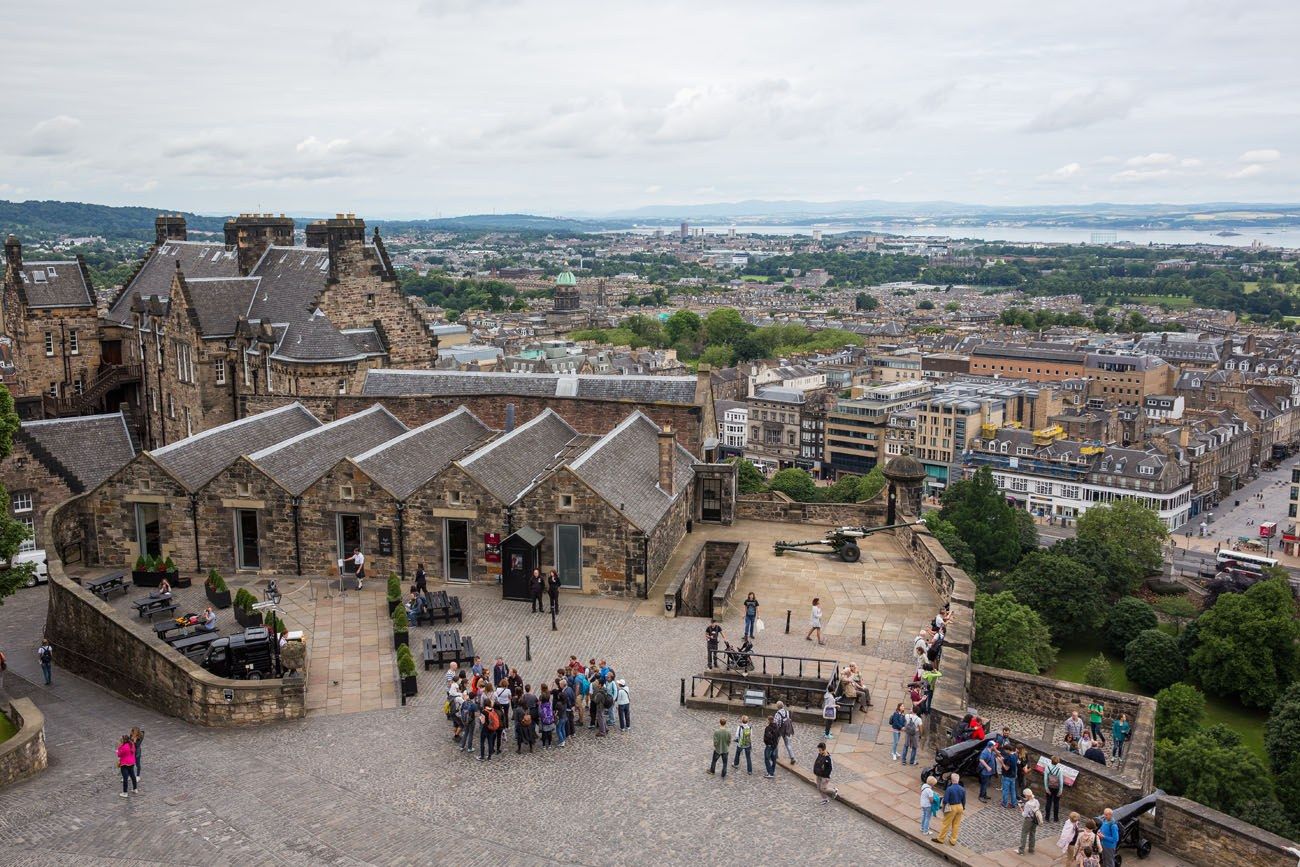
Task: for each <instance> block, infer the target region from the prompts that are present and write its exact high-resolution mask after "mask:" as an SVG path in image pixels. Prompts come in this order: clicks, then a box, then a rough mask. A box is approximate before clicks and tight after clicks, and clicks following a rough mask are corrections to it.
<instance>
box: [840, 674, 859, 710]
mask: <svg viewBox="0 0 1300 867" xmlns="http://www.w3.org/2000/svg"><path fill="white" fill-rule="evenodd" d="M852 674H853V673H852V672H851V671H850V670H849V667H848V666H847V665H846V666H844V668H843V669H842V670H841V671H840V695H841V696H843V697H844V698H845V699H846V700H847V701H848V703H849V707H853V708H856V707H857V706H858V685H857V684H856V683H854V681H853V676H852Z"/></svg>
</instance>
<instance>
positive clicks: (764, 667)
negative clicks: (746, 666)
mask: <svg viewBox="0 0 1300 867" xmlns="http://www.w3.org/2000/svg"><path fill="white" fill-rule="evenodd" d="M728 653H740V651H739V650H738V649H732V650H730V651H728V650H727V649H726V648H719V649H718V650H716V651H708V654H709V656H715V657H716V659H715V662H716V664H715V665H714V666H713V667H714V668H725V667H726V662H727V654H728ZM746 656H748V657H749V659H750V661H751V662H753V663H754V669H753V670H754V672H755V673H758V674H771V675H777V676H780V677H815V678H817V679H819V680H820V679H821V678H823V677H827V678H829V679H830V682H831V683H832V684H833V683H836V682H838V680H839V676H840V664H839V663H838V662H837V661H835V660H834V659H815V658H813V657H811V656H777V655H775V654H771V653H752V652H751V653H748V654H746ZM705 659H706V664H707V659H708V656H706V657H705ZM787 664H789V668H790V670H787ZM769 665H770V666H771V668H770V669H769ZM813 672H816V673H815V674H814V673H813Z"/></svg>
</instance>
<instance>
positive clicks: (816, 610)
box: [804, 599, 826, 644]
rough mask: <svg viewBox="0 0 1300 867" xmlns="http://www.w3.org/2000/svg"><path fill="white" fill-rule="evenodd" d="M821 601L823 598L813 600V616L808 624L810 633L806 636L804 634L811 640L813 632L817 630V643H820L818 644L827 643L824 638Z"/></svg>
mask: <svg viewBox="0 0 1300 867" xmlns="http://www.w3.org/2000/svg"><path fill="white" fill-rule="evenodd" d="M821 602H822V601H821V599H814V600H813V602H812V618H811V619H810V621H809V624H808V625H809V629H808V634H807V635H806V636H804V637H805V638H807V639H808V640H809V641H812V637H813V633H814V632H816V633H817V643H818V644H825V643H826V642H825V641H824V640H823V639H822V605H821Z"/></svg>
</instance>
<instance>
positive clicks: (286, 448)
mask: <svg viewBox="0 0 1300 867" xmlns="http://www.w3.org/2000/svg"><path fill="white" fill-rule="evenodd" d="M406 430H407V428H406V425H404V424H402V423H401V422H400V421H399V420H398V419H397V417H396V416H394V415H393V414H392V413H390V412H389V411H388V410H387V409H385V408H384V407H383V406H381V405H379V404H375V405H374V406H372V407H370V408H369V409H366V410H362V411H361V412H358V413H355V414H353V415H349V416H344V417H343V418H341V419H338V420H337V421H332V422H330V423H329V424H326V425H321V426H319V427H316V428H312V429H310V430H306V431H303V432H302V433H299V434H297V435H296V436H292V437H289V438H288V439H284V440H282V441H280V442H277V443H275V444H274V445H269V446H267V447H266V448H263V449H261V450H260V451H256V452H253V453H252V454H250V455H249V456H248V458H249V460H251V461H252V462H253V463H255V464H257V465H258V466H259V467H261V468H262V471H263V472H265V473H266V474H267V475H268V476H270V477H271V478H273V479H275V480H276V482H278V483H279V484H280V486H281V487H283V488H284V489H285V490H286V491H288V492H289V493H290V494H293V495H295V496H296V495H298V494H301V493H302V492H303V491H305V490H307V488H309V487H311V484H312V483H313V482H315V481H316V480H317V479H319V478H320V477H321V476H323V475H324V474H325V473H327V472H329V470H330V468H331V467H333V466H334V465H335V464H337V463H338V462H339V461H340V460H342V459H343V458H351V457H356V456H357V455H361V454H364V453H366V452H367V451H369V450H370V449H372V448H374V447H375V446H377V445H379V444H380V443H383V442H387V441H388V440H390V439H392V438H393V437H395V436H399V435H400V434H404V433H406Z"/></svg>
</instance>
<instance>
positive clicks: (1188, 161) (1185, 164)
mask: <svg viewBox="0 0 1300 867" xmlns="http://www.w3.org/2000/svg"><path fill="white" fill-rule="evenodd" d="M1178 165H1179V166H1181V167H1182V168H1185V169H1195V168H1200V167H1201V166H1203V165H1205V161H1204V160H1200V159H1197V158H1196V157H1183V158H1182V159H1181V160H1179V161H1178Z"/></svg>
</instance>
